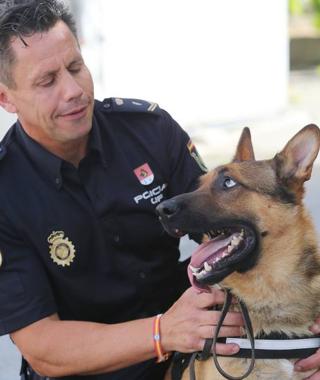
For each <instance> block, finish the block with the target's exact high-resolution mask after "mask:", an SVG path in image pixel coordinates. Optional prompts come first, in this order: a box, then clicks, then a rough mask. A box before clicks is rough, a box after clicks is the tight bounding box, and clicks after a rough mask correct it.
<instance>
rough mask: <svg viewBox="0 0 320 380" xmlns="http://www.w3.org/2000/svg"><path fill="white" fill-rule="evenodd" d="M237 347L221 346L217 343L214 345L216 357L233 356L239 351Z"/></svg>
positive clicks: (231, 345)
mask: <svg viewBox="0 0 320 380" xmlns="http://www.w3.org/2000/svg"><path fill="white" fill-rule="evenodd" d="M239 349H240V348H239V346H238V345H237V344H233V343H232V344H223V343H218V344H217V345H216V353H217V354H218V355H234V354H236V353H237V352H238V351H239Z"/></svg>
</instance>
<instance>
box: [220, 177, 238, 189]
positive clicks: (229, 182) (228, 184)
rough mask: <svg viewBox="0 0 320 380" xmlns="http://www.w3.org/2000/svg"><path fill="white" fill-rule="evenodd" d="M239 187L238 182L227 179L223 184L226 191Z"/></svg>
mask: <svg viewBox="0 0 320 380" xmlns="http://www.w3.org/2000/svg"><path fill="white" fill-rule="evenodd" d="M235 186H237V182H236V181H234V180H233V179H232V178H230V177H227V178H226V179H225V180H224V182H223V187H224V188H225V189H231V188H232V187H235Z"/></svg>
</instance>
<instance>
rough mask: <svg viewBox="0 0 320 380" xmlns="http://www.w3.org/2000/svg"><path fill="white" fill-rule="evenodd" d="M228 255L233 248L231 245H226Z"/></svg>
mask: <svg viewBox="0 0 320 380" xmlns="http://www.w3.org/2000/svg"><path fill="white" fill-rule="evenodd" d="M227 251H228V253H231V252H232V251H233V246H231V245H228V250H227Z"/></svg>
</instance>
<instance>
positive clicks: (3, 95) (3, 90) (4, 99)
mask: <svg viewBox="0 0 320 380" xmlns="http://www.w3.org/2000/svg"><path fill="white" fill-rule="evenodd" d="M0 106H1V107H2V108H4V109H5V110H6V111H7V112H10V113H17V108H16V106H15V105H14V103H13V101H12V99H11V96H10V90H9V88H8V87H7V86H6V85H4V84H3V83H0Z"/></svg>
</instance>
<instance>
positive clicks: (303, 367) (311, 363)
mask: <svg viewBox="0 0 320 380" xmlns="http://www.w3.org/2000/svg"><path fill="white" fill-rule="evenodd" d="M319 367H320V349H318V350H317V352H316V353H315V354H313V355H311V356H309V357H308V358H306V359H302V360H299V361H297V362H296V363H295V365H294V369H295V371H298V372H304V371H309V370H311V369H317V368H319Z"/></svg>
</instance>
